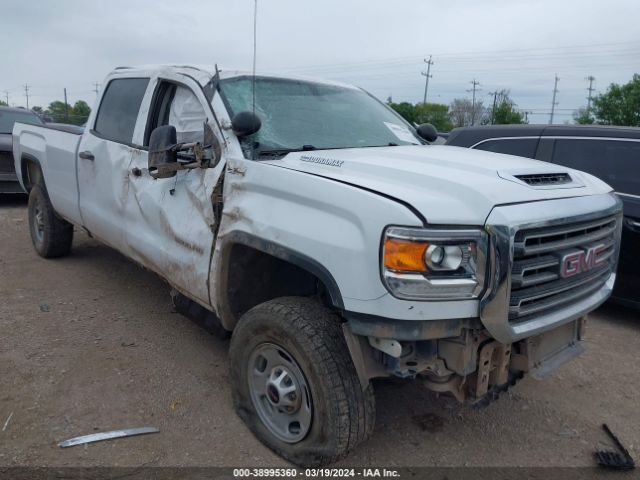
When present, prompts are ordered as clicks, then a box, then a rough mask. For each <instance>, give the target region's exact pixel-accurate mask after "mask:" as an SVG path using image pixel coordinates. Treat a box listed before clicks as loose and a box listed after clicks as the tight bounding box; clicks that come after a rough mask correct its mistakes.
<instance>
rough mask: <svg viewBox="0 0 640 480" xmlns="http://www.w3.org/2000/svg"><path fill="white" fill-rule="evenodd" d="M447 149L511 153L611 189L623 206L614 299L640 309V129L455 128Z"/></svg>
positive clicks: (542, 126)
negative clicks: (554, 165) (560, 167)
mask: <svg viewBox="0 0 640 480" xmlns="http://www.w3.org/2000/svg"><path fill="white" fill-rule="evenodd" d="M447 145H453V146H457V147H468V148H476V149H478V150H487V151H489V152H496V153H507V154H510V155H519V156H521V157H528V158H535V159H537V160H542V161H545V162H552V163H557V164H558V165H564V166H566V167H569V168H575V169H576V170H582V171H585V172H587V173H590V174H592V175H595V176H596V177H598V178H600V179H601V180H604V181H605V182H607V183H608V184H609V185H611V186H612V187H613V189H614V190H615V191H616V193H617V194H618V195H619V196H620V199H621V200H622V201H623V203H624V225H623V231H622V246H621V251H620V263H619V264H618V278H617V281H616V286H615V289H614V291H613V297H614V300H618V301H620V302H623V303H626V304H630V305H632V306H635V307H640V288H639V287H638V285H639V282H640V128H629V127H603V126H577V125H491V126H483V127H466V128H456V129H455V130H453V131H452V132H451V135H450V136H449V138H448V139H447Z"/></svg>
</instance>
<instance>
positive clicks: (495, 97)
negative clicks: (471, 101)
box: [487, 90, 500, 125]
mask: <svg viewBox="0 0 640 480" xmlns="http://www.w3.org/2000/svg"><path fill="white" fill-rule="evenodd" d="M499 93H500V92H499V91H498V90H496V91H495V92H489V93H488V94H487V95H493V107H492V108H491V125H493V124H494V123H495V120H496V101H497V100H498V94H499Z"/></svg>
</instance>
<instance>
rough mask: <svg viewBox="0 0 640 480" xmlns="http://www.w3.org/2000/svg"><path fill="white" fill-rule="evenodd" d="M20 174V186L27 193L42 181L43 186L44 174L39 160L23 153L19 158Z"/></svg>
mask: <svg viewBox="0 0 640 480" xmlns="http://www.w3.org/2000/svg"><path fill="white" fill-rule="evenodd" d="M20 174H21V178H22V185H23V187H24V189H25V190H26V192H27V193H29V192H30V191H31V187H32V186H33V185H34V184H36V183H38V181H39V180H42V183H43V185H44V173H43V171H42V165H41V164H40V160H38V159H37V158H36V157H35V156H33V155H31V154H29V153H23V154H22V156H21V157H20Z"/></svg>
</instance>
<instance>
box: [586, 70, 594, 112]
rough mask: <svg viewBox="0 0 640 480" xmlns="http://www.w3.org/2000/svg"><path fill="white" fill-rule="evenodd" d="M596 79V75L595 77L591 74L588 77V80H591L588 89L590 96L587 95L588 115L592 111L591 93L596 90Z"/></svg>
mask: <svg viewBox="0 0 640 480" xmlns="http://www.w3.org/2000/svg"><path fill="white" fill-rule="evenodd" d="M595 79H596V77H594V76H593V75H589V76H588V77H587V78H586V80H589V88H587V91H588V92H589V96H588V97H587V115H589V114H590V113H591V95H592V94H593V91H594V90H595V88H593V82H594V81H595Z"/></svg>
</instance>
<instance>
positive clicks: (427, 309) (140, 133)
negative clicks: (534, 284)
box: [14, 66, 611, 327]
mask: <svg viewBox="0 0 640 480" xmlns="http://www.w3.org/2000/svg"><path fill="white" fill-rule="evenodd" d="M213 74H214V70H213V69H212V68H211V67H206V68H199V67H189V66H143V67H139V68H132V69H129V68H125V69H120V70H115V71H114V72H113V73H111V74H110V75H109V76H108V77H107V79H106V80H105V82H104V84H105V85H106V84H108V82H109V81H110V80H112V79H115V78H140V77H144V78H149V86H148V88H147V91H146V93H145V95H144V98H143V101H142V104H141V107H140V111H139V116H138V120H137V122H136V126H135V129H134V132H133V136H132V141H131V144H130V145H123V144H118V143H115V142H104V141H101V142H100V141H98V139H96V138H95V137H92V134H91V128H92V126H93V125H94V123H95V119H96V114H97V112H98V106H99V105H100V101H101V97H100V98H98V100H97V103H96V106H95V107H94V109H93V111H92V114H91V116H90V118H89V120H88V123H87V131H86V132H85V134H84V135H83V136H82V139H81V141H80V146H79V148H78V137H77V136H76V135H72V134H69V133H64V132H59V131H53V130H50V129H47V128H42V127H36V126H32V125H22V124H17V125H16V127H15V129H14V157H15V158H16V171H17V172H18V175H19V177H20V179H21V181H22V177H21V176H20V160H19V159H21V158H22V156H23V154H29V155H32V156H34V157H35V158H37V159H38V161H39V162H40V164H41V167H42V170H43V175H44V180H45V183H46V185H47V189H48V191H49V194H50V196H51V200H52V203H53V206H54V207H55V209H56V211H57V212H58V213H59V214H60V215H62V216H63V217H64V218H66V219H68V220H69V221H71V222H73V223H75V224H76V225H79V226H83V227H85V228H87V229H88V230H89V231H91V233H92V234H94V235H95V236H96V237H98V238H99V239H100V240H102V241H104V242H105V243H107V244H109V245H111V246H112V247H114V248H116V249H118V250H119V251H121V252H122V253H124V254H125V255H127V256H129V257H131V258H133V259H134V260H136V261H137V262H139V263H141V264H142V265H144V266H145V267H147V268H150V269H151V270H153V271H155V272H157V273H158V274H160V275H161V276H163V277H164V278H165V279H166V280H167V281H168V282H169V283H170V284H171V285H173V286H174V287H175V288H176V289H178V290H179V291H181V292H182V293H184V294H186V295H187V296H189V297H190V298H192V299H193V300H196V301H197V302H198V303H200V304H202V305H204V306H206V307H207V308H210V309H211V310H213V311H215V312H217V313H218V314H219V315H220V316H221V317H224V316H225V315H224V311H225V308H224V305H222V303H224V301H225V298H226V295H225V292H224V291H223V289H224V282H222V281H221V278H222V276H224V275H226V274H227V272H225V268H226V265H224V263H223V252H224V250H225V248H226V242H227V238H230V239H232V238H233V236H234V233H238V232H242V233H244V234H247V235H252V236H254V237H257V238H259V239H261V240H264V241H268V242H270V243H272V244H274V245H279V246H282V247H283V248H287V249H290V250H292V251H295V252H299V253H301V254H303V255H305V256H306V257H308V258H309V259H311V260H313V261H315V262H317V263H318V264H320V265H322V266H324V267H325V268H326V269H327V271H328V272H329V273H330V274H331V276H332V277H333V279H335V282H336V284H337V286H338V288H339V291H340V294H341V296H342V300H343V302H344V309H345V310H347V311H352V312H356V313H363V314H371V315H377V316H382V317H386V318H389V319H404V320H442V319H457V318H477V317H478V309H479V302H478V301H477V300H457V301H437V302H424V301H409V300H400V299H398V298H395V297H393V296H392V295H391V294H390V293H389V292H388V290H387V289H386V288H385V286H384V285H383V283H382V281H381V278H380V243H381V236H382V233H383V231H384V228H385V227H386V226H389V225H400V226H414V227H420V226H424V225H423V221H422V218H421V217H424V219H426V221H427V222H428V224H429V225H447V226H465V227H469V226H472V227H473V226H475V227H478V228H482V227H483V226H484V223H485V221H486V218H487V217H488V215H489V214H490V212H491V211H492V209H493V208H494V207H496V206H498V205H506V204H518V203H525V202H532V201H538V200H550V199H562V198H567V197H584V196H589V195H596V194H602V193H607V192H610V191H611V188H610V187H609V186H607V185H606V184H604V183H603V182H601V181H600V180H598V179H595V178H594V177H592V176H590V175H587V174H585V173H582V172H577V171H574V170H570V169H566V168H562V167H558V166H556V165H549V164H545V163H542V162H537V161H533V160H526V159H523V158H520V157H511V156H506V155H500V154H493V153H488V152H481V151H474V150H468V149H461V148H455V147H443V146H394V147H379V148H350V149H342V150H325V151H323V150H318V151H312V152H296V153H289V154H288V155H286V156H284V157H283V158H282V159H278V160H266V161H253V160H248V159H246V158H245V157H244V155H243V152H242V149H241V147H240V143H239V141H238V139H237V138H236V136H235V135H234V134H233V133H232V132H231V131H230V129H229V128H228V127H229V125H230V122H231V119H230V117H229V113H228V111H227V108H226V105H225V103H224V102H223V101H222V99H221V96H220V95H219V94H218V93H216V94H214V96H213V98H212V99H211V101H209V100H207V99H206V98H205V97H204V95H203V92H202V89H201V87H202V86H204V85H205V84H206V83H207V82H209V81H210V80H211V78H212V75H213ZM239 75H246V73H243V72H222V73H221V74H220V78H232V77H235V76H239ZM273 77H277V76H275V75H274V76H273ZM288 78H289V77H288ZM296 78H297V77H296ZM300 78H301V79H302V80H306V79H305V78H303V77H300ZM161 80H167V81H175V82H178V83H180V84H181V85H184V86H186V87H187V88H188V89H189V90H191V92H192V93H193V94H194V95H195V97H196V98H197V99H198V101H199V103H200V105H201V106H202V107H203V110H204V112H205V113H206V116H207V121H208V122H209V124H210V125H213V126H214V127H215V125H217V122H220V124H221V125H222V126H223V127H225V128H223V129H222V130H220V129H218V128H214V132H215V134H216V135H217V136H218V139H219V140H220V142H221V144H222V145H223V149H222V158H221V160H220V162H219V164H218V165H217V166H216V167H215V168H209V169H204V170H192V171H182V172H178V174H177V175H176V177H174V178H169V179H159V180H153V179H151V177H149V175H148V170H147V158H148V155H147V153H148V152H147V149H146V147H144V146H143V143H144V136H145V129H146V126H147V117H148V115H149V112H150V111H151V109H152V99H153V95H154V92H155V89H156V87H157V85H158V82H159V81H161ZM314 81H315V80H314ZM323 83H326V84H328V85H335V86H343V87H345V88H350V89H351V88H355V87H351V86H345V85H343V84H340V83H337V82H323ZM181 96H182V94H181ZM179 97H180V96H179ZM182 98H184V99H188V100H186V101H183V103H181V105H180V109H179V110H177V111H176V112H175V115H177V116H180V112H185V111H188V112H190V113H189V114H190V115H191V114H192V113H193V112H194V111H196V110H197V105H194V104H193V103H192V101H193V97H191V96H182ZM214 114H215V116H214ZM173 118H175V116H174V117H173ZM177 123H180V122H179V121H178V122H177ZM182 123H183V124H184V125H189V127H188V128H185V131H187V130H189V131H191V129H192V128H193V125H194V123H193V118H189V119H184V122H182ZM85 149H90V150H92V152H93V153H94V155H95V156H96V161H95V162H90V161H87V160H82V159H78V156H77V152H78V151H83V150H85ZM304 157H307V160H305V158H304ZM308 157H314V158H315V159H316V160H312V161H309V160H308ZM317 159H320V160H317ZM325 160H328V161H325ZM76 164H77V169H76ZM136 168H137V169H139V170H140V172H141V175H140V176H133V175H132V171H133V170H134V169H136ZM514 168H517V169H518V171H519V172H528V171H530V172H532V173H558V172H559V171H568V172H570V173H571V175H573V176H577V177H579V178H580V181H581V182H580V183H581V184H582V185H581V186H580V187H579V188H558V189H545V190H538V189H535V188H531V187H528V186H525V185H522V184H519V183H518V182H514V181H510V180H508V179H505V178H501V176H500V175H501V174H500V173H499V172H502V171H511V170H513V169H514ZM225 171H226V174H225V181H224V190H223V197H224V211H223V216H222V218H220V219H218V218H215V216H214V212H213V207H212V202H213V200H214V199H212V194H213V189H214V188H215V186H216V184H217V182H218V180H219V179H220V176H221V175H222V174H223V172H225ZM76 175H77V180H76ZM77 183H79V184H80V191H79V192H78V191H77V187H76V185H77ZM23 186H24V185H23ZM172 189H173V190H174V193H173V194H171V190H172ZM80 213H81V215H80ZM215 226H219V230H218V237H217V238H214V233H213V231H214V230H215V228H213V227H215ZM222 320H223V322H225V325H226V326H228V327H232V326H233V321H234V320H235V319H232V320H230V321H228V319H225V318H222Z"/></svg>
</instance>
